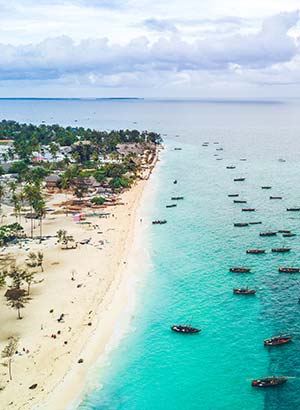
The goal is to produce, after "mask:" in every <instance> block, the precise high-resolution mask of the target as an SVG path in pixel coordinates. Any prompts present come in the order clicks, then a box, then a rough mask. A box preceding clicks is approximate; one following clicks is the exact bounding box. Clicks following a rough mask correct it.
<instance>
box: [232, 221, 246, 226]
mask: <svg viewBox="0 0 300 410" xmlns="http://www.w3.org/2000/svg"><path fill="white" fill-rule="evenodd" d="M233 226H239V227H242V226H249V224H248V222H237V223H235V224H233Z"/></svg>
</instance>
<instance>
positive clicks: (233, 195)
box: [228, 194, 239, 198]
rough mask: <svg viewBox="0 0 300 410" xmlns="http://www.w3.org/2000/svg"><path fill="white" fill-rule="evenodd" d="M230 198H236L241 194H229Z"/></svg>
mask: <svg viewBox="0 0 300 410" xmlns="http://www.w3.org/2000/svg"><path fill="white" fill-rule="evenodd" d="M228 196H229V198H236V197H238V196H239V194H228Z"/></svg>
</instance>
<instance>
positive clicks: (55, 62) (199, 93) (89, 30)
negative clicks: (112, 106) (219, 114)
mask: <svg viewBox="0 0 300 410" xmlns="http://www.w3.org/2000/svg"><path fill="white" fill-rule="evenodd" d="M299 9H300V2H299V0H249V1H245V0H244V1H243V0H184V1H182V0H156V1H155V0H52V1H51V0H10V1H9V2H8V1H7V0H5V1H4V0H0V19H1V21H0V97H9V96H11V97H15V96H36V97H42V96H45V97H55V96H57V97H77V96H78V97H117V96H138V97H199V98H207V97H210V98H226V97H227V98H259V97H260V98H266V97H275V98H278V97H285V96H287V97H294V96H299V95H300V13H299Z"/></svg>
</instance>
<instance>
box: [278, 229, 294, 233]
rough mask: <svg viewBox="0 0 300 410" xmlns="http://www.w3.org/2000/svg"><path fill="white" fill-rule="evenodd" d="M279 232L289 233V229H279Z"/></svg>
mask: <svg viewBox="0 0 300 410" xmlns="http://www.w3.org/2000/svg"><path fill="white" fill-rule="evenodd" d="M278 232H279V233H291V231H290V230H289V229H279V231H278Z"/></svg>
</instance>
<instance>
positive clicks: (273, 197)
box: [270, 196, 282, 199]
mask: <svg viewBox="0 0 300 410" xmlns="http://www.w3.org/2000/svg"><path fill="white" fill-rule="evenodd" d="M270 199H282V196H270Z"/></svg>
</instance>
